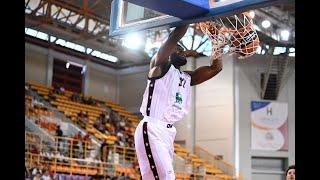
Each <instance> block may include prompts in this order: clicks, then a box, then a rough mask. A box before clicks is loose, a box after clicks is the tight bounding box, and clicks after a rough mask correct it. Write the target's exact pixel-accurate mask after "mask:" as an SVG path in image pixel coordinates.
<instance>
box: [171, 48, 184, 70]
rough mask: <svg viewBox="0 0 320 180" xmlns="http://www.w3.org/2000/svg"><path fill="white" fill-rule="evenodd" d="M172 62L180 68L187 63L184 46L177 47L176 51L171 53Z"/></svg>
mask: <svg viewBox="0 0 320 180" xmlns="http://www.w3.org/2000/svg"><path fill="white" fill-rule="evenodd" d="M170 62H171V64H172V65H174V66H175V67H176V68H180V67H181V66H184V65H185V64H187V59H186V56H185V54H184V51H183V48H181V47H177V48H176V51H175V52H174V53H172V54H171V55H170Z"/></svg>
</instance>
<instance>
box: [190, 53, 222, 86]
mask: <svg viewBox="0 0 320 180" xmlns="http://www.w3.org/2000/svg"><path fill="white" fill-rule="evenodd" d="M221 70H222V60H221V58H218V59H213V61H212V62H211V65H210V66H202V67H199V68H198V69H196V70H194V71H185V72H186V73H188V74H189V75H190V76H191V86H194V85H198V84H201V83H203V82H204V81H207V80H209V79H211V78H213V77H214V76H216V75H217V74H218V73H219V72H220V71H221Z"/></svg>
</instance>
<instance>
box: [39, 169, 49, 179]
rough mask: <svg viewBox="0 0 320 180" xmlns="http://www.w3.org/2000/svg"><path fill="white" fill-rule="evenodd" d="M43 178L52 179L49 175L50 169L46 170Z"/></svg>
mask: <svg viewBox="0 0 320 180" xmlns="http://www.w3.org/2000/svg"><path fill="white" fill-rule="evenodd" d="M41 180H51V177H50V175H49V170H45V171H44V173H43V175H42V177H41Z"/></svg>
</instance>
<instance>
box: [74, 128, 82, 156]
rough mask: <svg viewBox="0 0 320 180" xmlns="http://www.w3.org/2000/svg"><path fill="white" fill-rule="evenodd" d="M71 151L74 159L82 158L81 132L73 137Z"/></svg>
mask: <svg viewBox="0 0 320 180" xmlns="http://www.w3.org/2000/svg"><path fill="white" fill-rule="evenodd" d="M73 150H74V152H75V157H77V158H80V157H82V153H83V146H82V136H81V132H80V131H79V132H78V134H77V135H76V136H75V137H74V142H73Z"/></svg>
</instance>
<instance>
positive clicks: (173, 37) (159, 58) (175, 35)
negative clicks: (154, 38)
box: [150, 25, 189, 69]
mask: <svg viewBox="0 0 320 180" xmlns="http://www.w3.org/2000/svg"><path fill="white" fill-rule="evenodd" d="M188 27H189V25H183V26H178V27H176V28H175V29H174V30H173V31H172V32H171V33H170V34H169V37H168V39H167V40H166V42H165V43H163V44H162V46H161V47H160V49H159V51H158V52H157V54H156V55H155V56H154V57H153V58H152V59H151V62H150V69H151V68H153V67H155V66H159V65H161V64H162V63H164V62H167V61H168V57H169V56H170V55H171V54H172V53H173V52H174V51H175V47H176V45H177V43H178V42H179V40H180V39H181V38H182V37H183V36H184V34H185V33H186V31H187V29H188Z"/></svg>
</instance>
